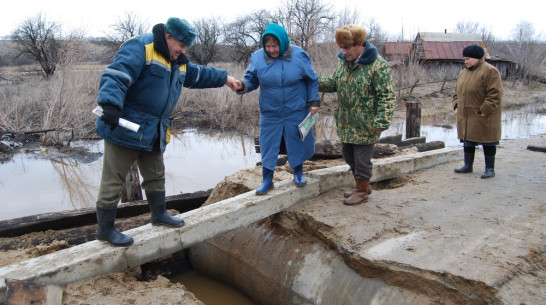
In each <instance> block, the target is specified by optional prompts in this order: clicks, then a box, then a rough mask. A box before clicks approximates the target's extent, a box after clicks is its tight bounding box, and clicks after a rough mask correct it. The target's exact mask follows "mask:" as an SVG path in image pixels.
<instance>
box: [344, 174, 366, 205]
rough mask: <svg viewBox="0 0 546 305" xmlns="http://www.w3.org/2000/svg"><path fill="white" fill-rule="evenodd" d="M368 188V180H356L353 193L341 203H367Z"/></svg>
mask: <svg viewBox="0 0 546 305" xmlns="http://www.w3.org/2000/svg"><path fill="white" fill-rule="evenodd" d="M369 186H370V179H363V180H357V181H356V189H355V192H354V193H353V194H352V195H351V196H350V197H349V198H347V199H345V200H343V203H344V204H346V205H357V204H361V203H363V202H366V201H368V188H369Z"/></svg>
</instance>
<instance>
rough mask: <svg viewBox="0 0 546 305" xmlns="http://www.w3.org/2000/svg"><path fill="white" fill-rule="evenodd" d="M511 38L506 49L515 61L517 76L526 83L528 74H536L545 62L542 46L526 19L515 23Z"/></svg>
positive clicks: (531, 25)
mask: <svg viewBox="0 0 546 305" xmlns="http://www.w3.org/2000/svg"><path fill="white" fill-rule="evenodd" d="M511 38H512V40H511V41H510V42H509V47H508V51H509V53H510V57H511V59H512V60H513V61H515V62H517V77H518V78H520V79H521V81H522V82H523V83H528V82H529V78H528V77H529V75H530V74H531V75H535V74H538V72H539V71H538V69H539V68H540V67H541V66H542V65H543V64H544V62H545V56H546V54H545V51H544V48H543V47H542V46H541V44H540V43H538V42H537V41H536V40H535V28H534V26H533V24H532V23H530V22H528V21H521V22H520V23H519V24H518V25H516V27H515V28H514V29H513V30H512V37H511ZM514 81H515V79H514Z"/></svg>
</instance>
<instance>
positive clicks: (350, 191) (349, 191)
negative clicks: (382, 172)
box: [343, 184, 372, 198]
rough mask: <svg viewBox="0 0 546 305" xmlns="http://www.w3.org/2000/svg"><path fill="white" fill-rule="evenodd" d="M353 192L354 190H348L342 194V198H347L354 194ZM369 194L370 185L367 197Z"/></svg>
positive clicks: (370, 190)
mask: <svg viewBox="0 0 546 305" xmlns="http://www.w3.org/2000/svg"><path fill="white" fill-rule="evenodd" d="M355 191H356V189H355V188H354V189H351V190H348V191H345V193H343V197H345V198H349V197H351V196H352V195H353V194H354V193H355ZM371 193H372V185H371V184H368V195H370V194H371Z"/></svg>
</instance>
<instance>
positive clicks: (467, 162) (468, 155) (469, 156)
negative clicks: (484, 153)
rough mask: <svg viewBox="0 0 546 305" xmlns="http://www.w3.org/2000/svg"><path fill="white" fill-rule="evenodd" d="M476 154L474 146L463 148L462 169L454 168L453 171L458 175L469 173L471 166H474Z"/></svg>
mask: <svg viewBox="0 0 546 305" xmlns="http://www.w3.org/2000/svg"><path fill="white" fill-rule="evenodd" d="M475 153H476V147H474V146H465V147H464V165H463V166H462V167H459V168H456V169H455V170H454V171H455V172H456V173H458V174H461V173H471V172H472V166H473V164H474V154H475Z"/></svg>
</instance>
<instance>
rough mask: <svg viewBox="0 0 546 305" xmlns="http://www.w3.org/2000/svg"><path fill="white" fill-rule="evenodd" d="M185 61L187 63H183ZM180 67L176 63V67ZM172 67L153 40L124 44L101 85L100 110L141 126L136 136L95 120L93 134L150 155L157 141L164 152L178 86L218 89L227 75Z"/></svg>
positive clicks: (137, 39)
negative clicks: (111, 109)
mask: <svg viewBox="0 0 546 305" xmlns="http://www.w3.org/2000/svg"><path fill="white" fill-rule="evenodd" d="M184 58H185V57H184ZM178 62H180V61H178ZM178 62H171V61H170V60H169V58H165V57H164V56H163V55H162V54H161V53H160V52H158V51H157V50H156V49H155V48H154V34H144V35H140V36H137V37H135V38H132V39H129V40H127V41H126V42H125V43H124V44H123V45H122V47H121V48H120V50H119V51H118V53H117V55H116V58H115V60H114V62H113V63H112V64H110V65H109V66H108V67H107V68H106V70H105V71H104V73H103V75H102V77H101V79H100V91H99V95H98V104H99V105H105V104H113V105H115V106H117V107H119V108H120V109H121V110H122V117H123V118H124V119H126V120H129V121H131V122H134V123H136V124H139V125H140V129H139V130H138V132H133V131H130V130H128V129H125V128H123V127H116V128H115V129H114V130H113V131H112V130H110V126H109V125H107V124H106V123H104V122H103V121H101V120H100V119H98V120H97V123H96V131H97V134H98V135H99V136H100V137H102V138H103V139H105V140H106V141H109V142H111V143H114V144H116V145H120V146H123V147H127V148H130V149H136V150H147V151H151V150H152V148H153V146H154V144H155V143H156V142H157V141H159V148H160V149H161V151H165V148H166V145H167V143H168V139H167V129H168V127H169V125H170V124H171V121H172V119H171V114H172V112H173V110H174V107H175V106H176V103H177V101H178V98H179V96H180V93H181V91H182V86H186V87H189V88H213V87H222V86H223V85H224V84H225V83H226V79H227V71H225V70H221V69H216V68H210V67H204V66H199V65H195V64H193V63H191V62H188V61H187V60H185V63H181V64H180V65H179V64H178Z"/></svg>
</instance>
